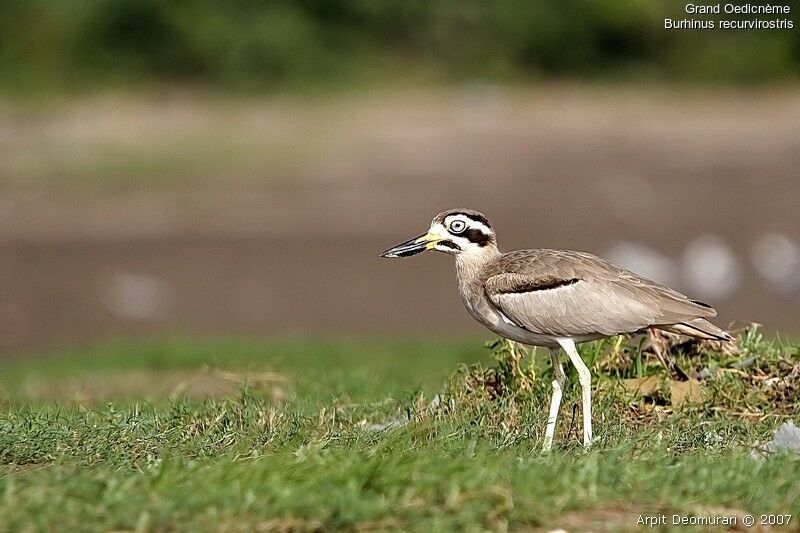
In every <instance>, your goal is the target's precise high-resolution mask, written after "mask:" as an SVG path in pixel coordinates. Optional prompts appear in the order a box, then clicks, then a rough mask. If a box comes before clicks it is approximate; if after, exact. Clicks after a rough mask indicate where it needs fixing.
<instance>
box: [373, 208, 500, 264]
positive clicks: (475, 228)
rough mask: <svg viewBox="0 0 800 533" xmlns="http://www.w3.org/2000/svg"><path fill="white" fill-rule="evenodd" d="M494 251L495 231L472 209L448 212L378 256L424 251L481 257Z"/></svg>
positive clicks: (409, 254) (495, 243)
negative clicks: (415, 235)
mask: <svg viewBox="0 0 800 533" xmlns="http://www.w3.org/2000/svg"><path fill="white" fill-rule="evenodd" d="M496 249H497V239H496V238H495V234H494V230H493V229H492V226H491V225H490V224H489V221H488V220H487V219H486V217H485V216H484V215H483V214H481V213H479V212H478V211H475V210H473V209H451V210H449V211H444V212H442V213H439V214H438V215H436V216H435V217H433V220H432V221H431V227H430V228H429V229H428V232H427V233H425V234H424V235H420V236H419V237H415V238H413V239H411V240H408V241H406V242H403V243H400V244H398V245H397V246H393V247H392V248H389V249H388V250H386V251H385V252H383V253H382V254H381V257H408V256H411V255H416V254H418V253H421V252H425V251H427V250H436V251H438V252H444V253H447V254H452V255H458V254H482V253H484V252H486V251H487V250H488V251H493V250H496Z"/></svg>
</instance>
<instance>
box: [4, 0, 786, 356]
mask: <svg viewBox="0 0 800 533" xmlns="http://www.w3.org/2000/svg"><path fill="white" fill-rule="evenodd" d="M682 10H683V4H682V3H678V2H651V1H640V0H604V1H596V0H573V1H564V0H547V1H545V0H542V1H538V2H519V1H515V0H498V1H495V2H491V3H487V2H478V1H463V0H459V1H457V0H437V1H431V2H416V1H404V0H355V1H349V2H347V1H339V0H298V1H288V0H287V1H252V0H250V1H229V2H212V1H204V0H198V1H194V2H188V1H182V2H168V1H158V0H142V1H138V2H120V1H112V0H68V1H63V0H58V1H56V0H4V1H3V2H2V3H0V354H5V355H8V354H20V353H27V352H28V351H30V350H39V349H44V348H46V347H48V346H51V345H57V344H65V343H78V344H82V343H91V342H96V341H99V340H102V339H108V338H115V337H141V336H148V335H161V334H174V333H177V334H181V335H190V336H202V337H208V336H217V335H226V336H227V335H248V336H255V337H264V338H266V337H271V336H275V335H298V334H299V335H308V334H314V335H316V334H320V335H333V336H355V335H368V336H383V335H398V336H430V335H437V336H444V337H459V336H485V337H488V336H489V334H488V333H484V332H482V330H481V328H480V327H479V326H478V325H476V324H474V323H473V321H472V320H471V319H470V318H469V317H468V316H467V314H466V312H465V311H464V310H463V309H462V306H461V303H460V302H459V299H458V295H457V291H456V286H455V278H454V273H453V267H452V264H451V263H452V261H451V259H450V258H448V257H445V256H441V255H438V254H425V255H423V256H418V257H415V258H413V259H409V260H407V261H388V260H381V259H379V258H378V253H379V252H380V251H382V250H384V249H385V248H387V247H389V246H390V245H393V244H395V243H397V242H399V241H401V240H405V239H407V238H409V237H412V236H414V235H417V234H419V233H421V232H423V231H424V230H425V229H426V228H427V226H428V224H429V221H430V219H431V217H432V216H433V215H434V214H436V213H437V212H438V211H442V210H444V209H447V208H452V207H459V206H464V207H472V208H476V209H479V210H481V211H483V212H485V213H486V214H487V215H488V216H489V218H490V220H492V221H493V223H494V226H495V228H496V229H497V231H498V234H499V241H500V246H501V249H506V250H508V249H514V248H524V247H558V248H575V249H582V250H587V251H591V252H595V253H598V254H601V255H604V256H606V257H608V258H611V259H613V260H615V261H617V262H618V263H621V264H623V265H625V266H628V267H631V268H633V269H635V270H637V271H640V272H642V273H644V274H647V275H648V276H650V277H652V278H654V279H656V280H659V281H663V282H666V283H668V284H671V285H673V286H675V287H676V288H678V289H681V290H683V291H687V292H688V293H690V294H691V295H692V297H695V298H698V299H703V300H707V301H709V302H710V303H713V304H714V305H715V306H716V307H717V308H718V310H719V313H720V318H719V322H720V324H722V325H726V324H727V323H729V322H731V321H733V320H742V321H756V322H760V323H763V324H765V327H766V329H767V330H769V331H781V332H782V333H785V334H786V335H788V336H790V337H791V336H795V337H796V336H797V334H798V333H799V332H800V176H799V171H800V90H798V88H799V87H800V85H798V72H799V70H798V68H799V67H800V32H798V30H797V27H798V21H797V17H796V14H794V13H793V14H792V15H791V16H790V17H791V19H792V20H793V21H794V24H795V29H794V30H762V31H731V30H729V31H690V30H665V29H664V19H665V18H674V19H682V18H684V15H683V11H682ZM700 18H702V17H700ZM751 18H752V17H751ZM766 18H774V17H766Z"/></svg>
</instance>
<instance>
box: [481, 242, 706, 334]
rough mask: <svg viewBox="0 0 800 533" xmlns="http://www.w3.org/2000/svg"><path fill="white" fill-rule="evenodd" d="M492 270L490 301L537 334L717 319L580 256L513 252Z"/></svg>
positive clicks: (654, 285)
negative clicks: (709, 318) (701, 318)
mask: <svg viewBox="0 0 800 533" xmlns="http://www.w3.org/2000/svg"><path fill="white" fill-rule="evenodd" d="M493 270H494V271H495V272H496V273H495V274H492V271H490V272H489V277H488V278H487V280H486V282H485V287H486V295H487V297H488V298H489V301H491V302H492V304H493V305H494V306H495V307H496V308H497V309H498V310H499V311H500V312H501V313H502V314H503V315H505V316H506V317H508V318H509V319H510V320H511V321H513V322H514V323H515V324H517V325H519V326H521V327H523V328H525V329H527V330H529V331H531V332H533V333H537V334H542V335H551V336H564V337H568V336H581V335H588V336H591V335H615V334H618V333H628V332H634V331H638V330H641V329H644V328H646V327H649V326H656V325H665V324H676V323H680V322H684V321H689V320H692V319H695V318H699V317H710V316H714V315H716V311H715V310H714V309H713V308H711V307H710V306H708V305H706V304H703V303H701V302H697V301H695V300H691V299H689V298H688V297H686V296H684V295H683V294H681V293H679V292H677V291H674V290H672V289H669V288H667V287H664V286H663V285H660V284H658V283H656V282H654V281H651V280H648V279H646V278H643V277H641V276H639V275H637V274H635V273H633V272H630V271H628V270H626V269H624V268H622V267H619V266H617V265H614V264H613V263H610V262H608V261H606V260H604V259H602V258H600V257H597V256H595V255H592V254H587V253H583V252H569V251H562V250H522V251H518V252H511V253H509V254H504V255H503V256H502V257H501V259H500V260H499V261H498V264H497V265H495V267H494V269H493Z"/></svg>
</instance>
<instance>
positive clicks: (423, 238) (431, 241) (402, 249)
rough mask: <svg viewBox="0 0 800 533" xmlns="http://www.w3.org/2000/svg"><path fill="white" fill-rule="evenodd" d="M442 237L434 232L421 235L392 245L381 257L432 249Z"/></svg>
mask: <svg viewBox="0 0 800 533" xmlns="http://www.w3.org/2000/svg"><path fill="white" fill-rule="evenodd" d="M440 240H442V238H441V237H439V236H438V235H435V234H433V233H430V232H429V233H426V234H425V235H420V236H419V237H415V238H413V239H411V240H408V241H406V242H402V243H400V244H398V245H397V246H392V247H391V248H389V249H388V250H386V251H385V252H383V253H382V254H381V257H409V256H412V255H416V254H418V253H421V252H424V251H425V250H432V249H433V248H434V246H436V243H437V242H438V241H440Z"/></svg>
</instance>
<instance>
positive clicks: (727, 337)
mask: <svg viewBox="0 0 800 533" xmlns="http://www.w3.org/2000/svg"><path fill="white" fill-rule="evenodd" d="M659 327H660V329H663V330H664V331H669V332H671V333H679V334H681V335H687V336H689V337H693V338H695V339H702V340H706V341H725V342H733V341H734V340H735V339H734V338H733V336H732V335H731V334H730V333H728V332H727V331H725V330H723V329H722V328H719V327H717V326H715V325H714V324H712V323H711V322H709V321H708V320H706V319H705V318H695V319H693V320H686V321H684V322H678V323H677V324H669V325H666V326H659Z"/></svg>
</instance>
